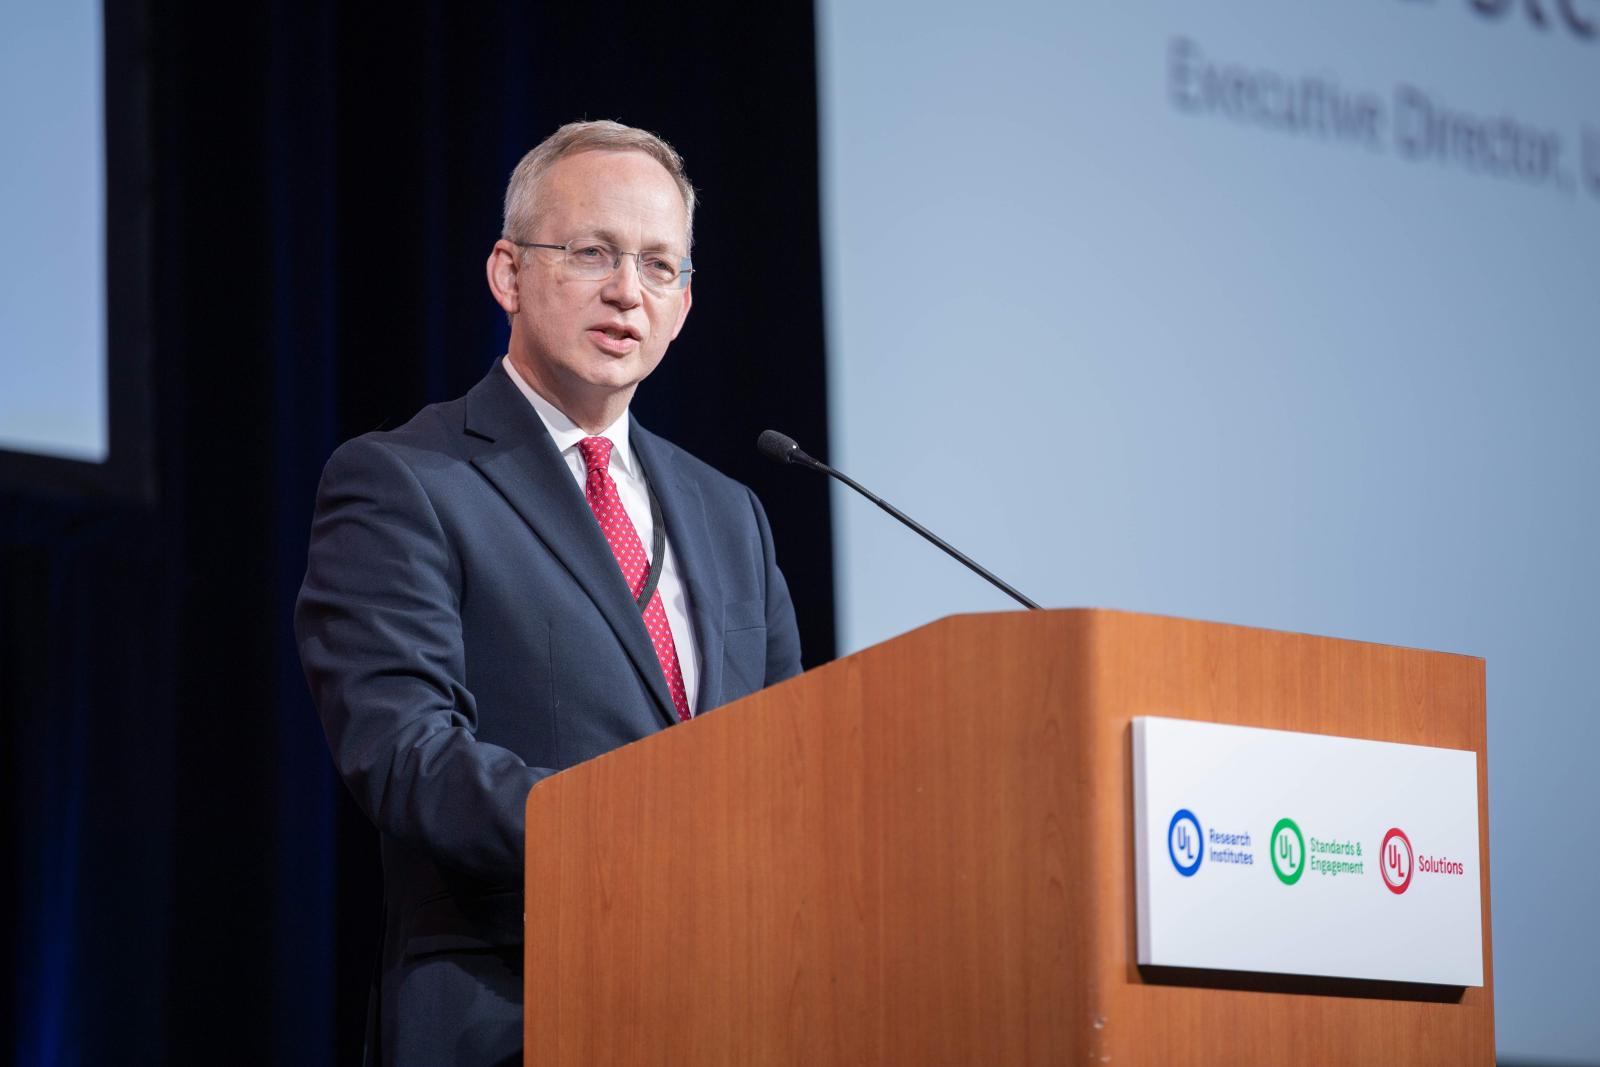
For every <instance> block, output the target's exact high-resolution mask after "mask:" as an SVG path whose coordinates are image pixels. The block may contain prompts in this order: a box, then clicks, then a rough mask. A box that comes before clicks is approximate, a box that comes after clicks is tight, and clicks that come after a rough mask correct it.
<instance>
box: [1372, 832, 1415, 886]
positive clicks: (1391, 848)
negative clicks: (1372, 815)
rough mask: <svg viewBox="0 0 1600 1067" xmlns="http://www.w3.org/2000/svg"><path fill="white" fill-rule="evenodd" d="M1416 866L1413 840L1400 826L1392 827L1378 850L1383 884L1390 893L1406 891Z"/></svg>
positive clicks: (1379, 868)
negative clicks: (1412, 845) (1412, 846)
mask: <svg viewBox="0 0 1600 1067" xmlns="http://www.w3.org/2000/svg"><path fill="white" fill-rule="evenodd" d="M1369 840H1370V839H1369ZM1414 866H1416V854H1415V853H1414V852H1412V850H1411V839H1410V838H1409V837H1407V836H1406V834H1405V831H1404V830H1402V829H1400V828H1399V827H1398V826H1395V827H1391V828H1390V830H1389V832H1388V833H1386V834H1384V835H1383V844H1382V845H1380V846H1379V848H1378V870H1380V871H1382V872H1383V884H1384V885H1386V886H1388V887H1389V892H1391V893H1404V892H1405V891H1406V889H1407V888H1408V887H1409V886H1410V885H1411V869H1412V868H1413V867H1414Z"/></svg>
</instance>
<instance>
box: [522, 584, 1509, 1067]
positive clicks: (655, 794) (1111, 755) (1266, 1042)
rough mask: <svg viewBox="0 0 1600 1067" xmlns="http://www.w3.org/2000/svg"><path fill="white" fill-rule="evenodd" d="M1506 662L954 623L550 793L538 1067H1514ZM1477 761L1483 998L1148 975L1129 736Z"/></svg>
mask: <svg viewBox="0 0 1600 1067" xmlns="http://www.w3.org/2000/svg"><path fill="white" fill-rule="evenodd" d="M1483 678H1484V675H1483V662H1482V661H1481V660H1478V659H1472V658H1467V657H1463V656H1454V655H1445V654H1440V653H1433V652H1422V651H1416V650H1412V649H1402V648H1391V647H1386V646H1381V645H1370V644H1362V643H1359V642H1353V641H1340V640H1333V639H1329V638H1319V637H1308V636H1304V635H1300V634H1286V633H1275V632H1269V631H1265V630H1253V629H1247V628H1243V627H1238V626H1223V625H1217V624H1211V623H1201V622H1188V621H1184V620H1181V619H1169V618H1157V617H1152V616H1143V615H1131V614H1124V613H1119V612H1109V611H1090V610H1077V611H1050V612H1027V613H1023V612H1019V613H1008V614H995V615H971V616H961V617H955V618H949V619H945V620H943V621H940V622H937V623H934V624H932V625H930V626H926V627H924V628H922V629H920V630H916V631H914V632H912V633H909V634H906V635H905V636H903V637H900V638H897V639H895V640H893V641H889V642H887V643H885V644H882V645H879V646H876V647H874V648H870V649H867V650H866V651H864V652H861V653H858V654H856V655H853V656H850V657H847V658H845V659H842V660H839V661H837V662H834V663H831V664H829V665H827V666H825V667H821V668H819V669H817V670H814V671H811V672H809V673H807V674H805V675H804V676H802V677H799V678H795V679H792V680H791V681H789V682H786V683H784V684H782V685H779V686H776V687H774V688H772V689H768V690H766V691H765V692H762V693H759V694H757V695H755V696H752V697H750V698H748V699H746V700H743V701H740V702H738V703H736V704H733V705H730V706H728V707H726V708H723V709H720V710H718V711H715V712H712V713H710V714H708V715H706V716H705V717H703V718H700V719H696V720H695V721H693V722H691V723H689V724H686V725H684V726H680V727H674V728H672V729H669V730H666V731H663V732H662V733H660V734H658V735H655V736H653V737H650V738H648V739H646V740H643V741H640V742H637V743H635V744H632V745H629V746H627V747H625V748H622V749H619V750H617V751H616V752H613V753H610V754H608V755H606V756H603V757H601V758H599V759H596V760H593V761H590V762H588V763H585V764H582V765H580V766H577V767H574V768H572V769H571V770H568V771H565V772H563V773H561V774H558V775H554V776H552V777H551V778H548V779H546V780H545V781H544V782H542V783H540V784H539V785H538V786H536V787H535V788H534V789H533V791H532V792H531V793H530V794H529V797H528V829H527V834H528V839H527V913H526V919H525V923H526V949H525V952H526V958H525V971H526V976H527V983H526V994H525V995H526V1002H525V1006H526V1013H527V1014H526V1022H525V1028H526V1029H525V1039H526V1040H525V1048H526V1052H525V1056H526V1062H527V1063H529V1064H573V1065H579V1064H581V1065H586V1067H587V1065H592V1064H697V1065H698V1064H730V1065H732V1064H739V1065H743V1064H805V1065H815V1064H841V1065H858V1064H880V1063H882V1064H918V1065H921V1064H1100V1063H1110V1064H1152V1065H1178V1064H1216V1065H1222V1064H1227V1065H1238V1064H1246V1065H1248V1064H1274V1065H1276V1064H1285V1065H1295V1067H1314V1065H1322V1064H1380V1063H1394V1064H1411V1065H1417V1064H1449V1065H1451V1067H1459V1065H1462V1064H1491V1063H1493V1060H1494V1019H1493V985H1492V979H1491V973H1492V972H1491V967H1490V961H1491V956H1490V951H1489V950H1490V941H1489V877H1488V869H1489V852H1488V839H1487V827H1488V825H1489V823H1488V812H1487V808H1486V804H1485V798H1486V796H1487V790H1486V788H1485V776H1486V766H1487V764H1486V758H1485V756H1486V753H1485V745H1484V706H1483V694H1484V689H1483ZM1136 715H1163V716H1168V717H1173V718H1190V719H1202V720H1210V721H1217V722H1228V723H1236V724H1240V725H1246V726H1263V727H1273V728H1278V729H1289V730H1299V731H1305V732H1312V733H1325V734H1337V735H1343V736H1349V737H1360V738H1370V739H1375V740H1381V741H1400V742H1408V743H1413V744H1424V745H1435V746H1441V747H1447V748H1460V749H1471V750H1474V751H1476V752H1477V754H1478V797H1479V818H1478V824H1479V827H1480V842H1479V862H1480V868H1479V869H1480V870H1481V871H1482V872H1484V873H1483V875H1482V900H1483V916H1484V918H1483V945H1484V957H1485V958H1484V985H1483V987H1482V988H1467V989H1458V988H1442V987H1434V986H1412V985H1404V984H1399V983H1386V982H1365V981H1350V980H1341V979H1325V978H1297V977H1285V976H1273V975H1245V974H1236V973H1231V972H1220V971H1193V972H1189V971H1182V972H1168V971H1164V970H1162V969H1156V968H1140V967H1139V966H1137V964H1136V962H1135V960H1136V947H1135V922H1134V918H1135V915H1134V913H1135V896H1134V855H1133V815H1132V811H1133V808H1132V785H1131V781H1130V778H1131V769H1130V763H1131V751H1130V745H1131V741H1130V729H1129V720H1130V719H1131V718H1132V717H1133V716H1136Z"/></svg>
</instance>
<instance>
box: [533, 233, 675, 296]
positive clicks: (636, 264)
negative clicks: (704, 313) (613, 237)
mask: <svg viewBox="0 0 1600 1067" xmlns="http://www.w3.org/2000/svg"><path fill="white" fill-rule="evenodd" d="M508 240H510V241H511V243H512V244H514V245H516V246H517V247H518V248H549V249H552V250H554V251H556V252H565V253H566V254H567V255H569V256H570V255H572V246H573V245H574V244H576V243H577V242H579V241H582V240H585V238H582V237H574V238H573V239H572V240H570V241H568V242H567V243H566V244H564V245H553V244H547V243H545V242H543V241H518V240H515V239H512V238H508ZM595 244H597V245H599V246H601V247H605V248H609V249H611V253H612V256H613V258H612V261H611V270H610V272H609V273H607V274H605V275H597V276H595V277H594V278H593V279H591V280H592V281H599V280H600V278H601V277H606V278H609V277H611V276H612V275H613V274H616V273H617V268H618V267H620V266H622V257H623V256H632V257H633V269H634V273H636V274H637V275H638V276H639V284H640V285H642V286H644V287H645V288H646V289H649V290H651V291H652V292H659V293H681V292H683V290H685V289H687V288H689V281H690V275H692V274H694V265H693V261H692V260H691V259H690V257H688V256H683V257H681V258H680V259H679V260H678V277H679V278H682V279H683V281H682V282H680V283H679V284H677V285H675V286H672V287H671V288H663V287H661V286H658V285H651V284H650V282H649V280H647V279H646V278H645V276H644V265H643V264H644V261H643V260H641V259H640V258H639V257H640V256H643V255H644V254H645V253H646V252H650V251H659V250H658V249H649V248H641V249H639V250H638V251H637V252H624V251H623V250H622V249H620V248H617V247H616V246H615V245H613V244H611V243H610V242H609V241H605V240H599V239H596V241H595ZM684 264H689V265H688V266H684Z"/></svg>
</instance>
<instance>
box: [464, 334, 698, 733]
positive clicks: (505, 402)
mask: <svg viewBox="0 0 1600 1067" xmlns="http://www.w3.org/2000/svg"><path fill="white" fill-rule="evenodd" d="M462 429H463V431H464V432H465V433H466V434H467V435H468V436H470V437H474V438H477V439H478V440H479V441H481V442H482V447H481V449H480V450H479V451H478V452H477V454H475V455H473V456H472V459H471V462H472V465H473V466H474V467H476V468H477V469H478V471H479V472H481V473H482V474H483V476H484V477H485V478H487V479H488V480H489V482H490V483H491V484H492V485H493V486H494V487H495V488H496V489H497V490H498V491H499V492H500V494H501V495H502V496H503V497H505V499H506V501H507V502H508V503H509V504H510V505H511V507H512V508H513V509H515V510H516V512H517V514H518V515H520V516H521V517H522V520H523V521H524V522H526V523H527V524H528V526H529V527H531V528H532V530H533V532H534V534H535V535H536V536H537V537H538V538H539V540H541V541H542V542H544V544H545V547H547V548H548V549H549V550H550V553H551V555H553V556H555V558H556V559H557V560H559V561H560V562H561V565H562V566H563V567H565V568H566V569H567V572H568V573H570V574H571V575H572V577H573V579H574V580H575V581H576V582H577V583H578V585H579V586H581V587H582V588H583V591H584V592H585V593H586V594H588V596H589V598H590V600H592V601H593V602H594V606H595V607H596V608H597V609H598V610H599V612H600V614H601V615H602V616H603V617H604V618H605V620H606V622H607V623H608V624H609V625H610V626H611V629H612V631H613V632H614V633H615V634H616V635H617V641H618V642H620V643H621V645H622V647H623V648H624V649H625V650H626V651H627V653H628V656H629V658H630V659H632V660H633V663H634V666H635V667H636V668H637V669H638V671H639V673H640V675H641V676H642V677H643V678H644V679H645V683H646V685H647V686H648V687H649V689H650V692H651V694H652V695H653V696H654V697H655V703H656V711H657V713H658V714H659V715H660V717H661V718H662V720H663V721H664V722H666V723H667V724H669V725H670V724H671V723H673V722H676V721H677V716H676V714H675V713H674V711H673V708H672V696H671V694H669V693H668V692H667V682H666V678H665V677H664V676H663V675H662V673H661V664H660V661H659V660H657V659H656V652H655V649H654V647H652V646H651V644H650V637H649V634H648V633H647V632H646V630H645V627H644V623H643V621H642V620H641V619H640V617H639V607H638V605H637V604H635V603H634V600H633V597H632V596H631V595H630V594H629V592H628V585H627V582H626V581H624V580H623V577H622V571H621V569H620V568H619V567H618V566H617V561H616V558H615V557H614V556H613V555H612V554H611V546H610V545H608V544H606V539H605V536H604V535H603V534H602V533H601V532H600V527H599V524H597V523H596V522H595V521H594V514H593V512H591V511H590V510H589V504H588V502H587V501H586V500H585V499H584V498H583V493H582V492H580V491H579V489H578V486H577V483H576V482H575V481H574V480H573V477H572V472H571V471H570V470H568V468H567V465H566V463H565V462H564V461H563V460H562V458H561V453H559V452H558V451H556V446H555V442H554V441H552V440H551V439H550V434H549V432H548V431H546V430H545V428H544V423H543V422H542V421H540V419H539V415H538V413H537V412H535V411H534V410H533V408H532V407H531V406H530V405H529V404H528V401H527V399H526V398H525V397H523V395H522V394H521V393H520V392H518V391H517V387H516V385H515V384H513V383H512V381H511V379H510V378H509V377H507V376H506V372H505V368H504V367H502V366H500V365H499V363H498V362H497V363H496V364H495V365H494V367H493V368H492V369H491V370H490V371H489V374H488V375H487V376H486V377H485V378H484V379H483V381H481V382H479V383H478V384H477V385H476V386H474V387H473V389H472V391H471V392H469V393H468V394H467V403H466V420H465V423H464V425H463V427H462ZM666 507H667V505H666V501H665V497H664V496H663V498H662V511H663V512H665V511H666ZM668 529H669V531H670V530H671V523H670V521H669V522H668ZM674 547H676V546H674Z"/></svg>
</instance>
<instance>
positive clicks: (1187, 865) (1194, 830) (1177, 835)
mask: <svg viewBox="0 0 1600 1067" xmlns="http://www.w3.org/2000/svg"><path fill="white" fill-rule="evenodd" d="M1205 851H1206V844H1205V839H1204V838H1203V837H1202V836H1201V834H1200V820H1199V819H1197V818H1195V817H1194V812H1192V811H1190V810H1189V809H1188V808H1179V809H1178V810H1177V812H1176V813H1175V814H1174V815H1173V816H1172V821H1171V822H1170V823H1168V824H1167V855H1168V856H1170V857H1172V865H1173V866H1174V867H1176V868H1177V869H1178V873H1179V874H1181V875H1183V876H1184V877H1185V878H1189V877H1191V876H1192V875H1193V874H1194V872H1195V871H1198V870H1199V869H1200V861H1201V860H1202V859H1204V858H1205Z"/></svg>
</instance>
